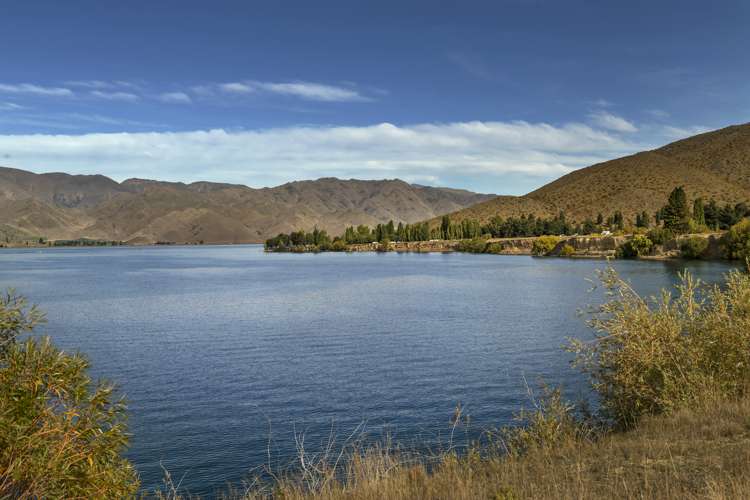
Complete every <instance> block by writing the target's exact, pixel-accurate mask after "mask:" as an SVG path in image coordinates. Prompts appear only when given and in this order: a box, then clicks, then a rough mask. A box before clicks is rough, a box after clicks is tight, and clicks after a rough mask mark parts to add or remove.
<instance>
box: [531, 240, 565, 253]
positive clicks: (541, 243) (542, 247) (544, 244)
mask: <svg viewBox="0 0 750 500" xmlns="http://www.w3.org/2000/svg"><path fill="white" fill-rule="evenodd" d="M559 241H560V238H558V237H557V236H540V237H538V238H537V239H535V240H534V244H533V245H532V247H531V253H532V254H533V255H536V256H540V255H548V254H549V253H550V252H551V251H552V250H554V249H555V247H556V246H557V243H558V242H559Z"/></svg>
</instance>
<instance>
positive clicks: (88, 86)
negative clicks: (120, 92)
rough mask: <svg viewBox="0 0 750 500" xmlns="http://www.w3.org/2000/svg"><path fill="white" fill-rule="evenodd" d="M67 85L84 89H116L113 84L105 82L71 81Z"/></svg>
mask: <svg viewBox="0 0 750 500" xmlns="http://www.w3.org/2000/svg"><path fill="white" fill-rule="evenodd" d="M65 85H67V86H69V87H83V88H86V89H111V88H114V87H116V85H115V84H114V83H112V82H105V81H103V80H71V81H67V82H65Z"/></svg>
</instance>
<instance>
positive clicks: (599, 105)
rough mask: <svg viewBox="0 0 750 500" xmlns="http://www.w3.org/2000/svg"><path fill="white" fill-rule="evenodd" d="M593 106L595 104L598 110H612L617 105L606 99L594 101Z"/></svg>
mask: <svg viewBox="0 0 750 500" xmlns="http://www.w3.org/2000/svg"><path fill="white" fill-rule="evenodd" d="M591 104H593V105H594V106H596V107H597V108H611V107H612V106H614V105H615V103H613V102H612V101H608V100H606V99H597V100H595V101H592V102H591Z"/></svg>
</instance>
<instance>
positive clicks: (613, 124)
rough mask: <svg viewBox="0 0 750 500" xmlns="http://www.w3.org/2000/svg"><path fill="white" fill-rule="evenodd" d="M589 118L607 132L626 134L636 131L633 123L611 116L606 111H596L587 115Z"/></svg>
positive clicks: (636, 128)
mask: <svg viewBox="0 0 750 500" xmlns="http://www.w3.org/2000/svg"><path fill="white" fill-rule="evenodd" d="M589 118H590V119H591V121H592V122H594V123H595V124H596V125H598V126H599V127H602V128H605V129H607V130H613V131H615V132H628V133H630V132H637V131H638V127H636V126H635V125H633V123H631V122H629V121H628V120H626V119H625V118H623V117H621V116H617V115H613V114H612V113H608V112H606V111H597V112H595V113H591V114H589Z"/></svg>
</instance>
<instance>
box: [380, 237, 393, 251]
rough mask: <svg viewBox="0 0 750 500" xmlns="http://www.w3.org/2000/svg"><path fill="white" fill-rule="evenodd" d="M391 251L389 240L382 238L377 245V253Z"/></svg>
mask: <svg viewBox="0 0 750 500" xmlns="http://www.w3.org/2000/svg"><path fill="white" fill-rule="evenodd" d="M390 250H391V240H390V239H389V238H383V239H382V240H381V241H380V244H379V245H378V252H389V251H390Z"/></svg>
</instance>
